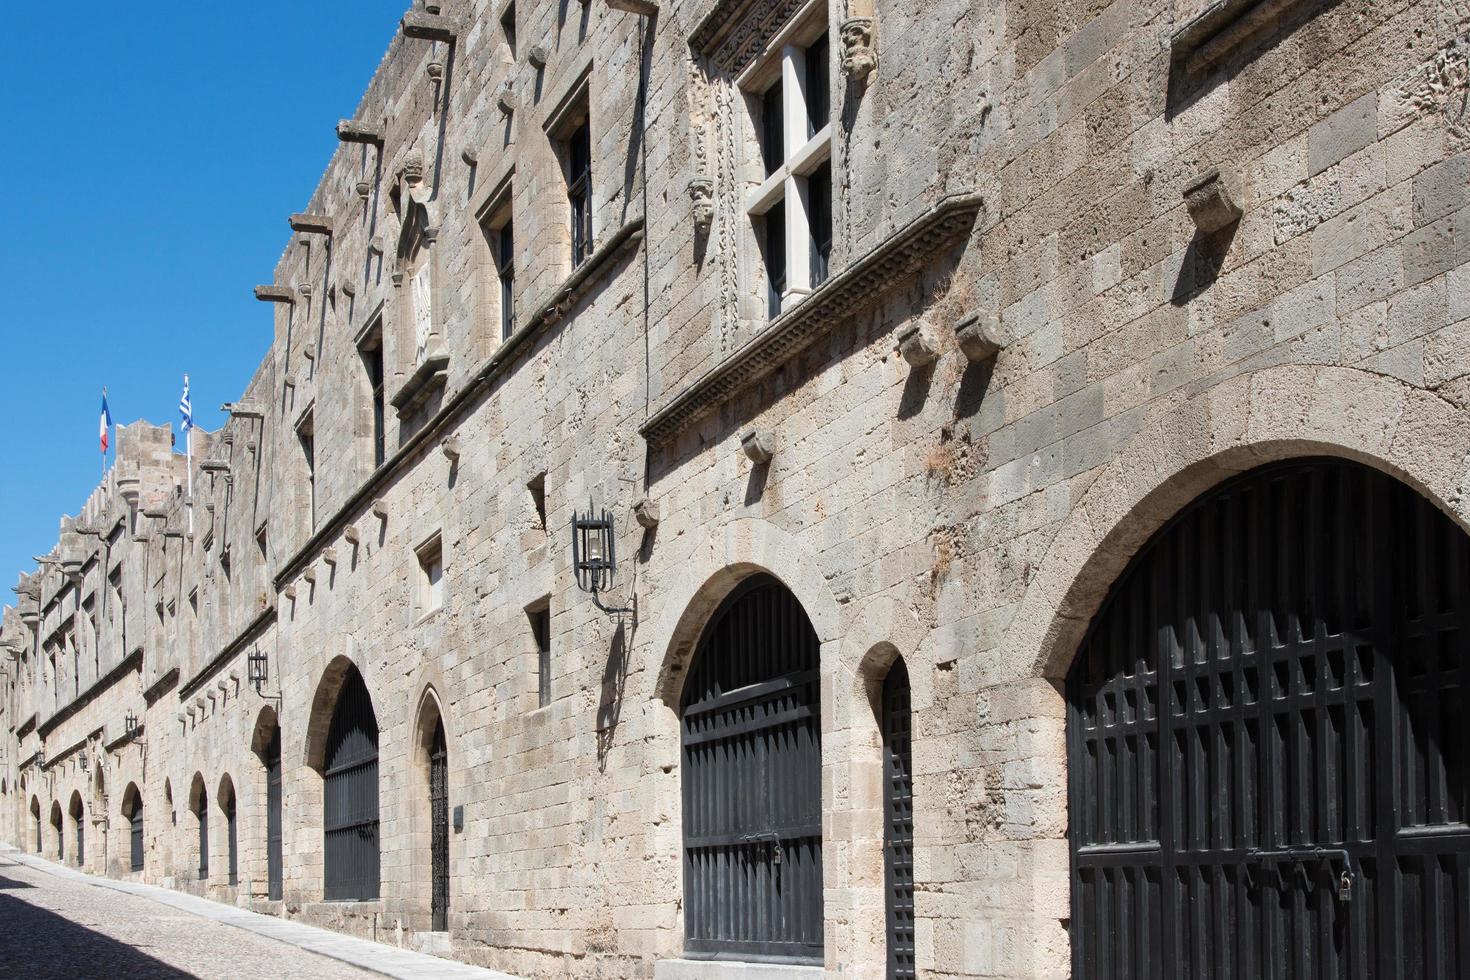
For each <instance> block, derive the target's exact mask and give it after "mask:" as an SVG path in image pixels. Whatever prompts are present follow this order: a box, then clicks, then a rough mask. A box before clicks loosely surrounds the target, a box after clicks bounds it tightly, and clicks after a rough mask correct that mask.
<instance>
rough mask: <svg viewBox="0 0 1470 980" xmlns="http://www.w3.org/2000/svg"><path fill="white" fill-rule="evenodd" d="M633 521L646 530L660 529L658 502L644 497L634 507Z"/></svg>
mask: <svg viewBox="0 0 1470 980" xmlns="http://www.w3.org/2000/svg"><path fill="white" fill-rule="evenodd" d="M633 519H634V520H636V521H637V522H638V526H639V527H641V528H644V529H645V530H652V529H653V528H656V527H658V519H659V515H658V501H656V500H649V499H648V498H647V497H644V498H643V499H642V500H640V501H638V502H637V503H636V504H634V505H633Z"/></svg>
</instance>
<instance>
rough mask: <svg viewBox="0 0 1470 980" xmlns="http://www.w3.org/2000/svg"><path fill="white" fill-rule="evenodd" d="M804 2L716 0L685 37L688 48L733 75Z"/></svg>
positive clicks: (752, 57)
mask: <svg viewBox="0 0 1470 980" xmlns="http://www.w3.org/2000/svg"><path fill="white" fill-rule="evenodd" d="M806 3H807V0H716V2H715V4H714V6H712V7H711V8H710V11H709V13H708V14H706V15H705V16H704V19H703V20H701V21H700V22H699V23H698V24H697V25H696V26H695V28H694V31H693V32H692V33H691V34H690V35H689V47H690V48H691V49H692V50H694V51H695V52H697V53H699V54H702V55H704V56H706V57H707V58H709V59H710V61H711V62H713V63H714V65H715V66H716V67H717V68H718V69H719V70H720V71H722V72H724V73H727V74H730V75H736V74H739V73H740V71H741V70H742V69H744V68H745V67H746V66H748V65H749V64H750V63H751V62H752V61H754V60H755V59H756V58H758V57H760V55H761V53H762V52H763V51H765V49H766V46H767V44H769V43H770V41H771V39H772V38H774V37H775V36H776V34H777V32H779V31H780V30H781V29H782V28H783V27H785V26H786V24H788V23H789V22H790V21H791V19H792V18H793V17H795V16H796V15H797V14H798V13H799V12H800V11H801V9H802V8H803V7H804V6H806Z"/></svg>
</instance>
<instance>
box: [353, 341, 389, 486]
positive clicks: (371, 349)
mask: <svg viewBox="0 0 1470 980" xmlns="http://www.w3.org/2000/svg"><path fill="white" fill-rule="evenodd" d="M358 354H359V355H360V356H361V357H362V366H363V369H364V370H365V371H366V372H367V383H368V394H369V397H370V398H371V399H372V406H373V469H377V468H378V467H379V466H382V465H383V460H384V459H386V458H387V455H388V450H387V446H388V444H387V440H386V436H385V434H384V428H385V424H384V419H385V415H384V411H383V324H382V321H381V320H380V321H378V323H377V324H376V325H375V326H373V327H372V328H371V329H370V330H369V331H368V336H367V339H366V340H364V341H363V342H362V345H361V346H360V347H358Z"/></svg>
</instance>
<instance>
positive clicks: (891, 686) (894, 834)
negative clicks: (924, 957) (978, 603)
mask: <svg viewBox="0 0 1470 980" xmlns="http://www.w3.org/2000/svg"><path fill="white" fill-rule="evenodd" d="M911 726H912V722H911V718H910V710H909V671H908V667H906V666H905V665H904V662H903V661H902V660H897V661H894V664H893V666H892V667H890V668H889V669H888V676H887V677H885V678H884V679H883V812H884V818H885V819H884V822H883V831H884V832H883V871H884V881H885V884H886V885H887V892H888V894H887V905H888V909H887V912H888V916H887V918H888V976H889V980H912V978H913V977H915V976H916V973H915V966H914V773H913V751H912V750H913V741H912V727H911Z"/></svg>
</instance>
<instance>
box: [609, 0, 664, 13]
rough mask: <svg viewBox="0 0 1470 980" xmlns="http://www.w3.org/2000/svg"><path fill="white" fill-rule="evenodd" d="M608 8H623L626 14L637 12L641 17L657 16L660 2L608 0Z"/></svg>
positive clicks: (651, 0) (648, 0)
mask: <svg viewBox="0 0 1470 980" xmlns="http://www.w3.org/2000/svg"><path fill="white" fill-rule="evenodd" d="M606 3H607V9H609V10H621V11H623V13H626V14H637V15H638V16H639V17H655V16H657V15H658V4H657V3H654V2H653V0H606Z"/></svg>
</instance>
